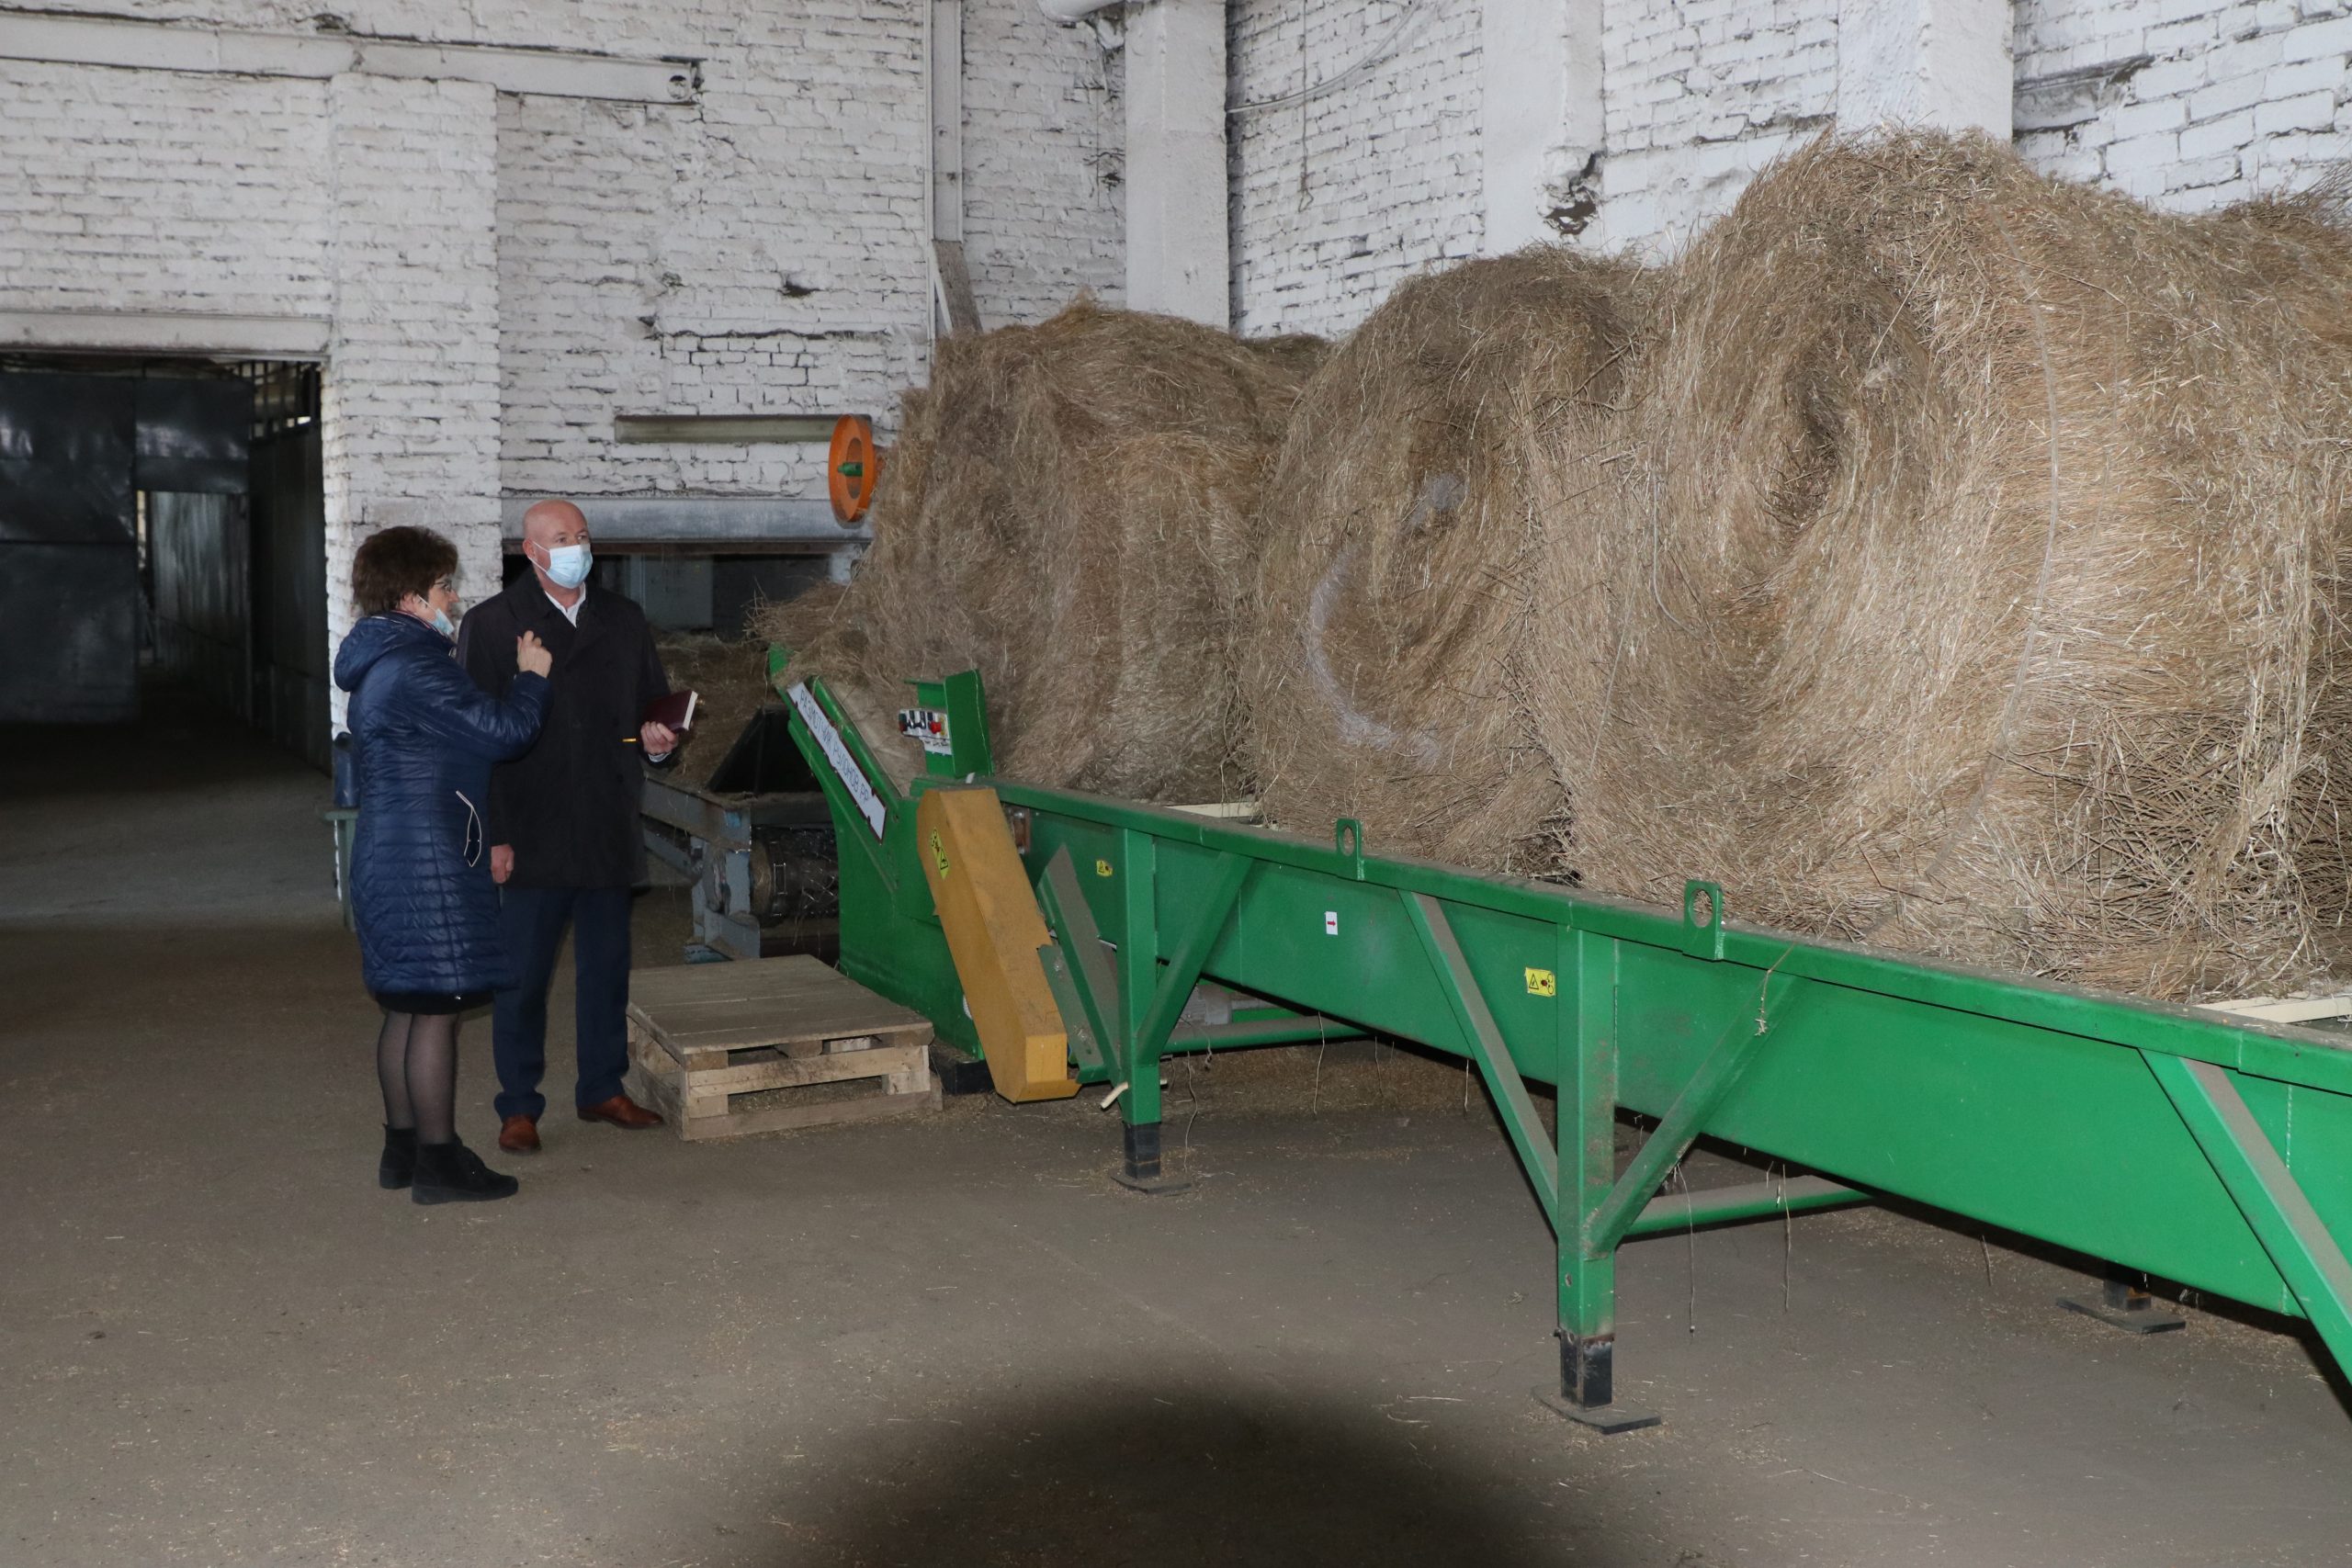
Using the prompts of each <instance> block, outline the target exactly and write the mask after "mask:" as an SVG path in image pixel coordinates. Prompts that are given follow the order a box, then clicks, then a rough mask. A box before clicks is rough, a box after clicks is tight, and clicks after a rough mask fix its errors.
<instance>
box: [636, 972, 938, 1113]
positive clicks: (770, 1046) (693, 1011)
mask: <svg viewBox="0 0 2352 1568" xmlns="http://www.w3.org/2000/svg"><path fill="white" fill-rule="evenodd" d="M630 991H631V995H630V998H629V1007H628V1034H629V1055H630V1057H631V1059H632V1061H633V1063H634V1065H635V1067H636V1077H637V1079H638V1083H639V1088H640V1089H642V1090H643V1091H644V1098H645V1099H646V1100H648V1101H649V1102H650V1103H651V1104H652V1105H654V1106H655V1107H657V1108H658V1109H660V1110H661V1111H662V1112H663V1113H664V1114H665V1115H667V1116H668V1117H669V1118H670V1120H671V1122H672V1124H673V1126H675V1127H676V1128H677V1129H678V1135H679V1136H681V1137H683V1138H685V1139H688V1140H690V1141H694V1140H700V1139H705V1138H740V1137H742V1136H745V1135H746V1134H752V1133H776V1132H783V1131H786V1130H787V1129H789V1128H795V1127H816V1126H823V1125H827V1124H829V1123H832V1122H862V1121H865V1120H868V1119H870V1118H873V1117H876V1116H894V1115H899V1114H903V1113H904V1112H907V1111H935V1110H937V1109H938V1108H939V1102H940V1096H939V1086H938V1085H937V1084H936V1083H934V1082H933V1079H932V1076H931V1023H930V1021H928V1020H927V1019H925V1018H924V1017H923V1016H922V1014H920V1013H916V1012H911V1011H909V1010H907V1009H905V1008H902V1007H899V1005H898V1004H897V1003H895V1002H890V1001H887V1000H885V999H884V998H880V997H877V996H876V995H875V994H874V993H873V992H872V991H869V990H867V989H866V988H865V987H863V986H861V985H859V984H858V983H857V982H856V981H854V980H852V979H850V978H849V977H848V976H845V975H842V974H841V973H840V972H839V971H837V970H835V969H832V968H830V967H828V966H827V965H825V964H821V963H820V962H818V961H817V960H816V959H814V958H810V957H808V956H807V955H805V954H796V955H793V956H791V957H786V958H759V959H750V960H745V961H741V962H738V963H733V964H681V965H679V966H677V967H675V968H668V969H651V970H640V971H639V972H638V974H637V975H635V976H632V978H631V984H630Z"/></svg>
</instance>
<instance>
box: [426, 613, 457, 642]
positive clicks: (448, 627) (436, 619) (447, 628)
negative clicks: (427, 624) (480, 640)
mask: <svg viewBox="0 0 2352 1568" xmlns="http://www.w3.org/2000/svg"><path fill="white" fill-rule="evenodd" d="M425 608H426V609H428V610H431V611H432V612H433V621H432V626H433V629H434V630H435V631H436V632H439V633H440V634H441V635H442V636H443V637H447V638H448V639H449V640H450V641H451V642H455V641H457V640H458V624H457V622H455V621H453V620H451V619H450V618H449V617H448V616H447V615H446V614H444V613H443V611H442V609H441V606H440V605H438V604H428V605H426V606H425Z"/></svg>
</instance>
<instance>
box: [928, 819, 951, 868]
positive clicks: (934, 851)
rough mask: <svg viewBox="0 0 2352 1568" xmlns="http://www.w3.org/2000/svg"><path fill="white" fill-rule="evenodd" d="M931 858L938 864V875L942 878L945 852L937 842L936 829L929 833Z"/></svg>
mask: <svg viewBox="0 0 2352 1568" xmlns="http://www.w3.org/2000/svg"><path fill="white" fill-rule="evenodd" d="M931 858H932V859H933V861H935V862H937V863H938V864H939V874H940V875H942V876H944V875H946V874H947V851H946V849H945V847H944V846H943V845H942V844H941V843H940V841H939V830H938V829H936V828H934V829H932V833H931Z"/></svg>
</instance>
